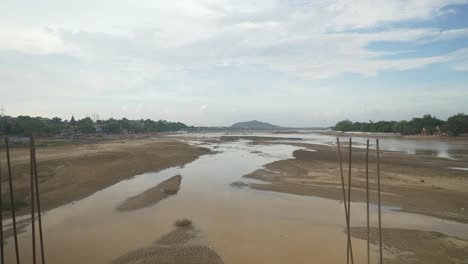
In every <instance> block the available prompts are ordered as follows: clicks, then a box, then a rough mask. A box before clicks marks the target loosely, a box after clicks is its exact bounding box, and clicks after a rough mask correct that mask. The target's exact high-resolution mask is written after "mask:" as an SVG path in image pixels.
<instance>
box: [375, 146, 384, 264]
mask: <svg viewBox="0 0 468 264" xmlns="http://www.w3.org/2000/svg"><path fill="white" fill-rule="evenodd" d="M376 144H377V193H378V199H379V201H378V202H379V253H380V264H382V263H383V259H382V212H381V206H380V204H381V202H380V154H379V152H380V150H379V139H377V140H376Z"/></svg>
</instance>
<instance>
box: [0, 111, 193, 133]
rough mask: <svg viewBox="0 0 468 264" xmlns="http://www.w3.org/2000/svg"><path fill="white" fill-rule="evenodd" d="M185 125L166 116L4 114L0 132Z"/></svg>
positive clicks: (133, 129) (137, 129) (164, 128)
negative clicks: (67, 117)
mask: <svg viewBox="0 0 468 264" xmlns="http://www.w3.org/2000/svg"><path fill="white" fill-rule="evenodd" d="M186 128H187V125H185V124H184V123H180V122H170V121H166V120H159V121H154V120H151V119H146V120H144V119H141V120H129V119H127V118H123V119H113V118H110V119H108V120H98V121H96V122H94V121H93V120H91V118H89V117H86V118H83V119H80V120H75V119H74V118H73V117H72V118H71V119H70V120H62V119H61V118H59V117H54V118H43V117H30V116H18V117H11V116H3V117H0V134H3V135H9V136H29V135H36V136H52V135H59V134H70V133H82V134H92V133H97V132H100V133H106V134H120V133H122V132H123V131H124V130H126V131H128V132H130V133H151V132H170V131H178V130H182V129H186Z"/></svg>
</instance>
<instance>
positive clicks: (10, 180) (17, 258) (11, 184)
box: [5, 138, 20, 264]
mask: <svg viewBox="0 0 468 264" xmlns="http://www.w3.org/2000/svg"><path fill="white" fill-rule="evenodd" d="M5 147H6V155H7V166H8V180H9V185H10V200H11V217H12V219H13V234H14V236H15V252H16V263H17V264H19V263H20V257H19V250H18V233H17V231H16V213H15V200H14V198H13V179H12V177H11V162H10V147H9V146H8V138H5Z"/></svg>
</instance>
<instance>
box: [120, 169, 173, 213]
mask: <svg viewBox="0 0 468 264" xmlns="http://www.w3.org/2000/svg"><path fill="white" fill-rule="evenodd" d="M181 182H182V177H181V176H180V175H176V176H174V177H171V178H169V179H167V180H165V181H163V182H161V183H160V184H158V185H156V186H154V187H153V188H150V189H148V190H146V191H144V192H142V193H140V194H138V195H135V196H132V197H130V198H128V199H126V200H125V201H124V202H123V203H122V204H121V205H119V206H118V207H117V209H118V210H120V211H132V210H137V209H141V208H145V207H148V206H151V205H154V204H157V203H158V202H159V201H161V200H163V199H166V198H167V197H169V196H170V195H174V194H177V192H178V191H179V188H180V183H181Z"/></svg>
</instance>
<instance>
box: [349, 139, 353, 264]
mask: <svg viewBox="0 0 468 264" xmlns="http://www.w3.org/2000/svg"><path fill="white" fill-rule="evenodd" d="M352 152H353V151H352V139H351V138H349V164H348V165H349V169H348V230H350V231H349V232H348V237H349V238H348V239H349V248H350V256H351V264H354V258H353V250H352V247H351V153H352Z"/></svg>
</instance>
